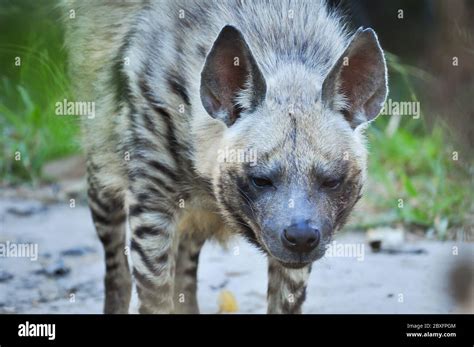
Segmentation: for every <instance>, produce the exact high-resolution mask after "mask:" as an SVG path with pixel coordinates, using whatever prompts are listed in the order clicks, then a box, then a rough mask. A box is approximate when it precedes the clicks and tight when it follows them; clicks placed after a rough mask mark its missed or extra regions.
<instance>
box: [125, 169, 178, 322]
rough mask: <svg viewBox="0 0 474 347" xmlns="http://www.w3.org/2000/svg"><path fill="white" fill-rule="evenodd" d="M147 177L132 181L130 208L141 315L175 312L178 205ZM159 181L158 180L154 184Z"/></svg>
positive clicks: (154, 173) (146, 175)
mask: <svg viewBox="0 0 474 347" xmlns="http://www.w3.org/2000/svg"><path fill="white" fill-rule="evenodd" d="M149 175H157V172H156V171H155V172H149V173H144V174H143V175H141V176H136V177H135V178H134V179H133V180H131V198H132V203H131V204H130V207H129V221H130V229H131V231H132V235H131V259H132V263H133V277H134V279H135V285H136V288H137V293H138V299H139V308H138V311H139V313H171V312H173V291H174V273H175V257H174V254H175V253H176V251H177V246H178V241H179V240H178V235H177V232H176V223H175V215H174V213H175V212H174V211H175V206H176V203H175V202H173V201H172V199H171V198H165V197H164V196H165V195H164V194H163V192H160V189H161V190H163V189H164V188H163V187H159V186H158V185H154V184H153V183H152V182H151V180H150V177H151V176H149ZM155 181H156V180H155Z"/></svg>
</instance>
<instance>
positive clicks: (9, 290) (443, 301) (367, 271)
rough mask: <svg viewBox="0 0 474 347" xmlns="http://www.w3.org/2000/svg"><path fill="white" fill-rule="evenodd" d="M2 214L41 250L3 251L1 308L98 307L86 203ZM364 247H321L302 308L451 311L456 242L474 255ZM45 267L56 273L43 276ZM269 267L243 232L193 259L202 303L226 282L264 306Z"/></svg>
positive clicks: (348, 240)
mask: <svg viewBox="0 0 474 347" xmlns="http://www.w3.org/2000/svg"><path fill="white" fill-rule="evenodd" d="M12 208H13V211H12ZM30 212H31V213H30ZM21 214H28V216H22V215H21ZM0 222H1V224H0V243H5V242H7V241H10V242H16V243H37V244H38V250H39V257H38V260H37V261H31V260H30V259H27V258H14V257H7V258H5V257H3V258H0V312H21V313H100V312H101V309H102V301H103V284H102V277H103V273H104V268H103V266H104V264H103V262H102V257H103V252H102V249H101V246H100V244H99V241H98V240H97V238H96V236H95V232H94V229H93V227H92V223H91V219H90V216H89V212H88V210H87V208H85V207H83V206H77V207H75V208H70V207H69V206H67V205H64V206H63V205H49V206H43V205H41V204H39V203H35V202H32V201H22V202H13V201H11V200H5V199H3V200H0ZM336 240H337V242H338V243H339V244H359V245H361V244H364V235H363V234H362V233H356V232H344V233H341V234H340V235H338V237H337V238H336ZM364 247H365V248H364V250H365V252H364V259H363V260H362V261H361V260H357V259H356V258H354V257H326V258H324V259H323V260H322V261H320V262H317V263H316V264H315V265H314V266H313V273H312V275H311V279H310V284H309V288H308V295H307V297H308V299H307V301H306V303H305V306H304V312H306V313H450V312H455V310H456V307H455V304H454V302H453V301H452V300H451V298H450V296H449V295H448V289H449V277H448V272H449V270H450V269H451V268H452V266H453V265H454V264H455V262H456V261H457V260H458V259H459V258H460V256H459V255H453V247H458V248H459V254H460V255H463V254H469V255H470V256H471V259H473V258H472V256H473V255H474V246H473V244H462V243H454V242H437V241H427V240H420V241H417V242H414V243H410V244H407V245H406V247H407V248H418V249H423V250H424V251H425V252H424V253H422V254H397V255H391V254H381V253H372V252H371V251H370V249H369V247H368V246H367V245H364ZM237 250H238V251H237ZM64 251H68V252H66V254H62V252H64ZM67 253H69V255H67ZM71 253H72V254H71ZM236 253H238V254H236ZM51 264H53V265H51ZM54 266H56V267H54ZM45 268H46V269H48V271H51V272H54V271H57V272H59V274H56V275H54V274H51V275H50V276H49V277H48V276H47V275H46V274H45V273H44V269H45ZM42 269H43V272H42ZM61 271H63V272H67V271H69V272H68V273H66V274H62V275H61ZM266 277H267V275H266V262H265V258H264V257H263V256H262V255H261V254H259V252H257V251H256V250H255V249H254V248H253V247H251V246H249V245H248V244H247V243H246V242H245V241H243V240H240V239H238V238H237V239H236V240H235V241H234V242H233V243H232V244H231V245H230V246H229V249H228V250H224V249H222V248H221V247H220V246H218V245H216V244H213V243H208V244H206V245H205V247H204V250H203V252H202V256H201V266H200V269H199V293H198V295H199V300H200V307H201V311H202V312H204V313H215V312H217V311H218V304H217V298H218V295H219V292H220V291H221V290H223V289H226V290H230V291H231V292H232V293H233V294H234V295H235V297H236V299H237V302H238V305H239V311H238V312H241V313H264V312H265V310H266V303H265V296H266V295H265V292H266ZM471 311H474V310H471Z"/></svg>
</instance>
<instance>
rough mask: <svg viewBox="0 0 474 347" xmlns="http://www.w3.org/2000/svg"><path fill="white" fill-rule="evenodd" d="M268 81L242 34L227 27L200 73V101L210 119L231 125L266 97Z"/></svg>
mask: <svg viewBox="0 0 474 347" xmlns="http://www.w3.org/2000/svg"><path fill="white" fill-rule="evenodd" d="M266 89H267V88H266V83H265V79H264V77H263V75H262V73H261V72H260V69H259V68H258V65H257V62H256V61H255V58H254V57H253V55H252V52H251V51H250V48H249V46H248V45H247V43H246V42H245V40H244V38H243V36H242V34H241V33H240V31H238V30H237V29H236V28H234V27H233V26H230V25H227V26H225V27H224V28H223V29H222V30H221V32H220V34H219V36H218V37H217V39H216V41H215V42H214V45H213V46H212V49H211V51H210V52H209V54H208V55H207V58H206V62H205V64H204V68H203V70H202V72H201V101H202V104H203V106H204V108H205V109H206V111H207V112H208V113H209V115H211V117H213V118H216V119H220V120H222V121H223V122H224V123H225V124H227V126H231V125H232V124H234V122H235V121H236V120H237V119H238V118H239V116H240V114H241V113H242V112H251V111H253V110H254V109H255V108H256V107H257V106H258V105H259V104H260V103H261V102H262V101H263V99H264V98H265V93H266Z"/></svg>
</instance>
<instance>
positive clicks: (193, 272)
mask: <svg viewBox="0 0 474 347" xmlns="http://www.w3.org/2000/svg"><path fill="white" fill-rule="evenodd" d="M204 242H205V239H204V238H202V237H199V236H197V235H183V236H182V237H181V239H180V241H179V247H178V253H177V254H176V274H175V276H176V277H175V294H174V300H175V312H176V313H192V314H198V313H199V306H198V302H197V295H196V294H197V269H198V262H199V254H200V252H201V248H202V246H203V245H204Z"/></svg>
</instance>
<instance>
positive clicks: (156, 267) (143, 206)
mask: <svg viewBox="0 0 474 347" xmlns="http://www.w3.org/2000/svg"><path fill="white" fill-rule="evenodd" d="M63 8H64V9H65V10H67V11H68V12H67V13H68V14H69V11H70V10H71V9H72V10H74V14H75V16H74V18H70V17H69V16H68V17H67V18H66V19H65V21H66V24H67V34H66V44H67V46H68V50H69V54H70V70H71V75H72V81H73V83H74V87H75V90H76V97H77V99H78V100H83V101H93V102H95V103H96V117H95V118H94V119H84V122H83V123H84V124H83V138H84V141H83V144H84V148H85V152H86V154H87V158H88V182H89V191H88V195H89V201H90V208H91V212H92V216H93V219H94V223H95V226H96V229H97V232H98V235H99V237H100V239H101V241H102V243H103V244H104V248H105V251H106V266H107V273H106V279H105V284H106V301H105V308H104V310H105V312H106V313H121V312H128V306H129V301H130V291H131V283H132V282H131V274H130V271H129V265H128V261H127V256H126V252H125V250H126V249H127V242H126V237H125V232H126V227H125V224H126V219H127V218H126V217H127V216H128V222H129V226H130V230H131V236H130V238H131V241H130V248H131V259H132V269H133V270H132V272H133V278H134V279H135V283H136V287H137V292H138V296H139V300H140V307H139V311H140V312H141V313H168V312H191V313H196V312H198V306H197V300H196V288H197V284H196V270H197V263H198V258H199V251H200V248H201V246H202V244H203V243H204V242H205V240H206V239H208V238H210V237H215V238H217V239H219V240H222V241H224V240H226V239H227V238H228V237H229V236H230V235H232V234H236V233H240V234H242V235H244V236H246V237H247V238H248V239H249V240H250V242H252V243H254V244H255V245H256V246H257V247H258V248H259V249H261V250H262V252H264V253H265V254H266V255H268V258H269V287H268V302H269V306H268V312H269V313H297V312H300V311H301V305H302V303H303V301H304V297H305V291H306V282H307V278H308V276H309V273H310V269H311V263H312V262H313V261H315V260H317V259H319V258H321V257H322V256H323V255H324V251H325V248H326V247H327V246H328V245H329V242H330V241H331V237H332V235H333V233H334V231H335V230H337V229H338V228H340V227H342V226H343V225H344V222H345V220H346V218H347V216H348V215H349V212H350V210H351V209H352V207H353V206H354V204H355V203H356V201H357V200H358V199H359V197H360V195H361V189H362V186H363V182H364V180H365V175H366V157H367V153H366V147H365V139H364V136H363V130H364V128H365V126H366V124H368V122H369V121H371V120H373V119H374V118H375V117H376V115H377V113H378V112H379V111H380V107H381V105H382V104H383V102H384V100H385V97H386V93H387V87H386V83H387V81H386V80H387V77H386V67H385V62H384V58H383V54H382V52H381V50H380V47H379V45H378V41H377V38H376V36H375V33H373V31H371V30H370V29H369V30H368V29H366V30H362V29H360V30H358V31H357V32H356V33H350V32H349V31H348V30H346V29H345V28H344V25H343V20H342V18H341V17H340V16H339V15H338V14H337V13H334V12H330V11H329V10H328V9H327V8H326V5H325V3H324V2H323V1H303V0H301V1H298V0H279V1H265V0H255V1H243V0H241V1H240V0H234V1H231V0H223V1H217V2H211V1H203V0H169V1H168V0H160V1H145V0H144V1H117V2H114V1H66V2H64V5H63ZM235 57H237V58H239V59H237V60H238V63H237V64H235V62H234V68H229V65H228V64H227V63H228V60H229V59H231V58H235ZM343 58H348V61H349V65H346V60H345V59H343ZM351 63H352V65H351ZM235 66H237V67H235ZM228 149H230V150H231V151H237V150H241V151H244V152H245V153H255V154H256V158H257V161H256V165H250V164H249V163H248V162H241V161H239V160H220V159H219V153H221V151H223V150H228ZM270 176H271V177H270ZM253 177H265V178H269V177H270V178H271V184H269V185H268V186H267V187H264V188H262V187H256V186H255V185H254V184H252V182H254V181H253ZM270 178H269V179H268V181H269V182H270ZM327 182H330V184H327ZM334 182H336V183H337V185H336V184H335V183H334ZM299 220H305V221H308V223H310V225H311V228H312V229H313V230H318V232H319V233H320V236H321V240H320V242H319V244H318V246H317V247H315V248H314V249H313V250H311V251H308V252H305V253H296V252H293V251H291V250H288V249H286V248H285V246H284V244H283V243H282V242H281V232H282V231H283V230H286V228H287V227H288V226H290V225H292V224H294V223H295V221H299Z"/></svg>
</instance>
